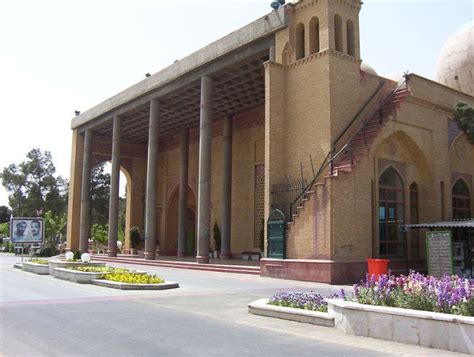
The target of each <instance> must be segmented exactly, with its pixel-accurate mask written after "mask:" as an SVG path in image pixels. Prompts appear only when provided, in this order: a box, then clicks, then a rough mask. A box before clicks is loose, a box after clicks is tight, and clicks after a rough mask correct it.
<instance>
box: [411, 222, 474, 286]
mask: <svg viewBox="0 0 474 357" xmlns="http://www.w3.org/2000/svg"><path fill="white" fill-rule="evenodd" d="M402 228H403V229H429V232H426V252H427V260H428V273H429V274H431V275H435V274H436V273H435V274H433V272H447V273H449V265H451V272H450V273H454V274H457V275H459V276H463V277H465V278H474V218H467V219H457V220H452V221H445V222H434V223H419V224H406V225H404V226H402ZM435 233H438V234H435ZM446 247H450V248H449V249H448V250H447V248H446Z"/></svg>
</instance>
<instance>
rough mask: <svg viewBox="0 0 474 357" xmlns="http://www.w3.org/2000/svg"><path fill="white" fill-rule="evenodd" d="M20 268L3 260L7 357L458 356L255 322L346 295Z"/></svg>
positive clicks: (229, 280) (0, 302)
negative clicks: (293, 306)
mask: <svg viewBox="0 0 474 357" xmlns="http://www.w3.org/2000/svg"><path fill="white" fill-rule="evenodd" d="M16 260H18V259H17V258H15V257H11V256H8V255H4V254H0V276H1V278H0V279H1V280H0V355H2V356H67V355H74V356H112V355H114V356H115V355H117V356H119V355H120V356H157V355H159V356H204V355H206V356H255V355H258V356H295V355H298V356H315V355H318V356H341V355H347V356H349V355H350V356H380V355H407V356H408V355H418V356H450V355H456V354H454V353H449V352H446V351H439V350H434V349H428V348H420V347H416V346H408V345H403V344H399V343H393V342H388V341H381V340H375V339H371V338H364V337H357V336H350V335H345V334H343V333H341V332H340V331H337V330H335V329H333V328H327V327H320V326H313V325H308V324H301V323H296V322H290V321H285V320H279V319H272V318H266V317H262V316H256V315H252V314H250V313H248V308H247V305H248V303H250V302H252V301H254V300H257V299H259V298H264V297H268V296H270V295H271V294H273V293H275V292H277V291H284V290H300V291H301V290H316V291H320V292H321V293H324V294H327V293H330V292H335V291H338V290H339V289H340V288H341V287H339V286H329V285H327V284H317V283H309V282H299V281H292V280H280V279H272V278H261V277H259V276H252V275H241V274H227V273H216V272H203V271H192V270H184V269H171V268H162V267H144V266H141V265H140V266H133V265H129V264H127V265H125V264H121V265H120V266H126V267H129V268H140V269H145V270H147V271H149V272H151V273H155V274H158V275H159V276H161V277H164V278H165V279H167V280H172V281H177V282H179V283H180V286H181V287H180V288H179V289H174V290H167V291H159V292H156V291H140V292H138V291H119V290H115V289H107V288H102V287H98V286H93V285H81V284H75V283H70V282H67V281H62V280H58V279H55V278H53V277H51V276H39V275H35V274H31V273H25V272H23V271H21V270H18V269H13V263H14V261H16ZM346 288H348V287H346Z"/></svg>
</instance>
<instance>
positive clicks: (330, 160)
mask: <svg viewBox="0 0 474 357" xmlns="http://www.w3.org/2000/svg"><path fill="white" fill-rule="evenodd" d="M407 79H408V76H404V79H403V80H401V81H399V82H398V83H397V85H396V87H395V89H393V90H391V91H389V93H388V94H386V95H385V96H384V97H383V98H382V99H381V100H380V101H379V102H378V105H375V107H374V108H373V110H371V111H369V113H368V114H367V115H365V116H364V118H365V120H364V122H363V124H362V125H361V127H360V128H359V129H358V130H356V131H355V132H354V133H353V134H352V135H350V137H349V139H348V140H347V141H346V143H345V144H344V145H343V146H342V147H341V148H340V149H339V150H337V152H336V148H337V144H338V142H339V141H341V140H342V138H343V137H344V135H345V134H346V133H347V132H348V131H349V129H351V127H353V126H355V125H356V124H358V120H357V119H359V118H360V117H361V115H362V113H363V112H364V111H365V109H367V107H368V106H369V105H370V103H371V102H372V100H373V99H374V98H375V97H376V95H377V94H378V93H379V92H380V91H381V90H382V89H383V87H384V85H385V81H382V82H381V84H380V85H379V86H378V87H377V89H376V90H375V91H374V93H373V94H372V95H371V97H370V98H369V99H368V100H367V102H366V103H365V104H364V105H363V106H362V108H361V109H360V110H359V111H358V112H357V114H356V115H355V116H354V118H353V119H352V120H351V121H350V122H349V124H348V125H347V126H346V127H345V129H344V130H343V131H342V132H341V134H340V135H339V136H338V137H337V138H336V140H334V144H333V145H332V148H331V150H330V151H329V152H328V154H327V155H326V157H325V158H324V160H323V162H322V163H321V165H320V167H319V169H318V172H317V173H316V174H315V175H314V177H313V179H312V180H311V182H310V183H309V184H308V185H307V186H306V187H305V188H304V189H303V190H302V191H301V193H300V194H299V195H298V196H297V197H296V198H295V199H294V201H293V202H292V203H291V204H290V209H289V217H288V219H287V222H292V221H293V215H294V214H296V210H297V208H298V207H299V206H301V205H302V202H303V199H305V198H306V197H307V195H308V192H309V191H310V189H311V187H313V185H314V184H315V183H316V181H317V180H318V178H319V176H320V175H321V174H322V173H323V172H324V171H325V169H326V168H327V167H328V166H330V172H331V175H332V174H334V162H335V161H336V159H337V158H338V157H340V156H341V154H343V153H344V152H346V149H349V155H350V162H351V165H353V163H354V162H353V156H352V140H353V139H354V137H355V136H356V135H357V134H358V133H360V132H361V131H362V130H364V129H365V127H366V125H367V123H368V122H369V121H370V120H371V119H372V117H373V115H374V114H375V113H376V112H377V111H380V116H381V118H382V110H383V107H384V105H385V103H386V102H387V101H388V100H390V99H391V98H392V97H393V95H395V93H397V92H398V90H399V89H400V88H402V86H404V85H405V84H406V81H407ZM381 120H382V119H381ZM364 138H365V140H366V144H367V138H366V137H365V131H364Z"/></svg>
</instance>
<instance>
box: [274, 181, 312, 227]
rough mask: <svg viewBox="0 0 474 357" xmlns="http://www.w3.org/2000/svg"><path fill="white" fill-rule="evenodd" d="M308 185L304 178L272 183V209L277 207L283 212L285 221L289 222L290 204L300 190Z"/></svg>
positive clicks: (290, 219) (290, 218)
mask: <svg viewBox="0 0 474 357" xmlns="http://www.w3.org/2000/svg"><path fill="white" fill-rule="evenodd" d="M307 186H308V182H307V180H306V178H299V179H295V180H291V181H290V180H287V181H285V182H281V183H276V184H273V187H272V191H271V195H272V209H279V210H280V211H282V212H283V214H284V215H285V217H286V220H287V222H291V221H292V220H293V219H292V217H291V212H290V206H291V204H292V203H293V202H294V201H295V200H296V199H297V198H298V196H299V195H300V194H301V192H302V191H303V190H304V189H305V188H306V187H307Z"/></svg>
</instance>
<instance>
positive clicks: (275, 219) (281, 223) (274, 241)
mask: <svg viewBox="0 0 474 357" xmlns="http://www.w3.org/2000/svg"><path fill="white" fill-rule="evenodd" d="M267 227H268V258H275V259H285V258H286V249H285V248H286V221H285V215H284V214H283V212H281V211H280V210H275V211H273V212H272V214H271V215H270V218H269V219H268V226H267Z"/></svg>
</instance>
